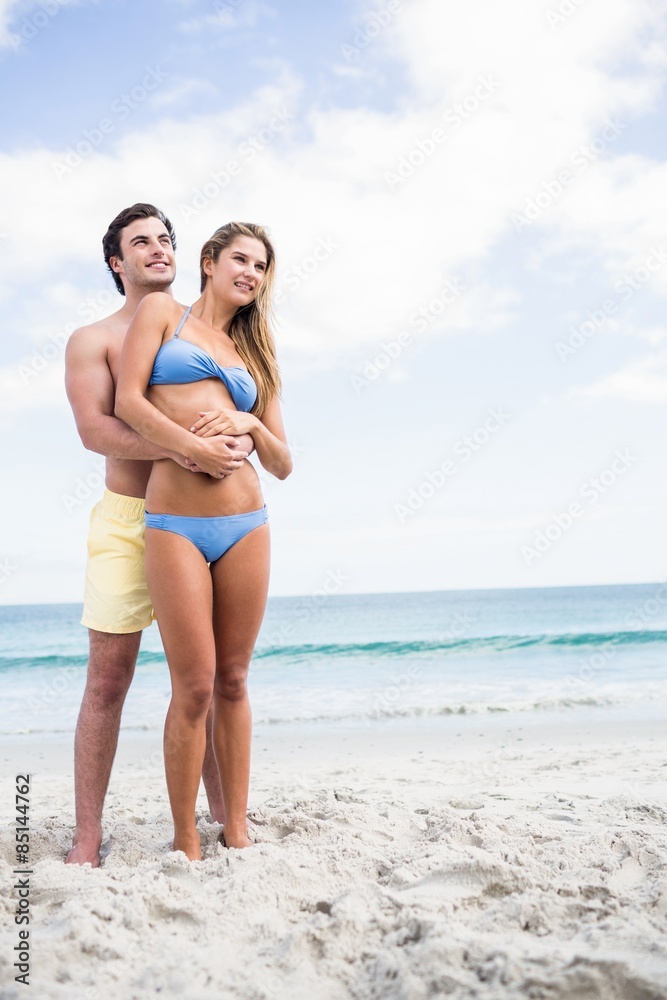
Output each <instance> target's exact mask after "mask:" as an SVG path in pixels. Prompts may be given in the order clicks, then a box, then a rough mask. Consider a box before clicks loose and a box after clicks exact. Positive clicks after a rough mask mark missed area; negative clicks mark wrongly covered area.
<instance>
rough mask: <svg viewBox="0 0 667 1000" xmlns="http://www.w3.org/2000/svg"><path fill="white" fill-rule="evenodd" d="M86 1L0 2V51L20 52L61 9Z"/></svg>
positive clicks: (41, 0)
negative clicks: (9, 49)
mask: <svg viewBox="0 0 667 1000" xmlns="http://www.w3.org/2000/svg"><path fill="white" fill-rule="evenodd" d="M85 2H86V0H0V49H4V48H12V49H13V50H14V51H15V52H20V51H21V49H23V48H24V47H25V46H26V45H28V44H29V43H30V42H31V41H32V39H33V38H35V37H36V36H37V35H38V34H39V33H40V32H41V31H43V30H44V28H47V27H48V26H49V24H50V23H51V21H52V20H53V18H54V17H57V16H58V14H59V12H60V10H61V8H63V7H66V6H71V5H73V4H79V3H85Z"/></svg>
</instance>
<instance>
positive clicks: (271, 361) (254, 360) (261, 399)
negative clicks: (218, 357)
mask: <svg viewBox="0 0 667 1000" xmlns="http://www.w3.org/2000/svg"><path fill="white" fill-rule="evenodd" d="M239 236H250V237H252V238H254V239H256V240H260V241H261V242H262V243H263V244H264V247H265V249H266V271H265V273H264V279H263V281H262V283H261V285H260V286H259V292H258V293H257V295H256V297H255V299H254V300H253V301H252V302H251V303H249V304H248V305H247V306H242V307H241V308H240V309H239V310H238V312H237V313H236V315H235V316H234V318H233V319H232V322H231V324H230V327H229V336H230V337H231V339H232V340H233V341H234V345H235V347H236V349H237V351H238V352H239V354H240V355H241V358H242V359H243V361H244V362H245V364H246V365H247V367H248V371H249V372H250V374H251V375H252V377H253V378H254V380H255V383H256V384H257V400H256V402H255V405H254V406H253V408H252V410H251V412H252V413H254V414H255V415H256V416H259V415H261V414H262V413H263V412H264V410H265V409H266V406H267V404H268V402H269V401H270V400H271V399H272V398H273V396H277V395H279V394H280V390H281V388H282V383H281V380H280V372H279V370H278V362H277V360H276V348H275V343H274V340H273V333H272V331H271V321H272V319H273V305H272V295H273V281H274V276H275V271H276V255H275V251H274V249H273V246H272V244H271V240H270V239H269V237H268V235H267V233H266V230H265V229H262V227H261V226H257V225H255V224H254V223H253V222H228V223H226V225H224V226H220V228H219V229H216V231H215V232H214V233H213V236H211V238H210V239H209V240H207V241H206V243H205V244H204V246H203V247H202V250H201V254H200V257H199V271H200V274H201V291H202V292H203V291H204V289H205V288H206V282H207V281H208V275H207V274H205V272H204V261H205V260H210V261H212V262H213V263H214V264H215V263H216V262H217V260H218V257H219V256H220V253H221V252H222V250H224V249H225V247H228V246H231V244H232V243H234V241H235V240H236V239H237V238H238V237H239Z"/></svg>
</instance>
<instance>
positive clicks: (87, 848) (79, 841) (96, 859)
mask: <svg viewBox="0 0 667 1000" xmlns="http://www.w3.org/2000/svg"><path fill="white" fill-rule="evenodd" d="M101 843H102V838H101V837H88V838H85V837H77V836H76V835H75V837H74V840H73V841H72V849H71V851H70V852H69V854H68V855H67V857H66V858H65V864H66V865H85V864H89V865H92V867H93V868H99V867H100V861H101V858H100V844H101Z"/></svg>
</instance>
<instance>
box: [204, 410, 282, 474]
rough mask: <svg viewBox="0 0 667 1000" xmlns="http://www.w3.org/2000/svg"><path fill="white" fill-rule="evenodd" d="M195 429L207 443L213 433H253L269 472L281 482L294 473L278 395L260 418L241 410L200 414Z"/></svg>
mask: <svg viewBox="0 0 667 1000" xmlns="http://www.w3.org/2000/svg"><path fill="white" fill-rule="evenodd" d="M200 412H201V411H200ZM192 430H193V431H194V432H195V434H196V436H197V437H198V438H199V439H202V438H203V439H205V440H206V439H208V440H210V435H214V434H243V433H247V434H251V435H252V438H253V441H254V442H255V451H256V452H257V457H258V458H259V460H260V462H261V463H262V465H263V466H264V468H265V469H266V471H267V472H270V473H271V474H272V475H274V476H276V477H277V478H278V479H287V477H288V476H289V474H290V472H291V471H292V456H291V455H290V450H289V448H288V447H287V437H286V434H285V427H284V424H283V418H282V413H281V412H280V402H279V400H278V397H277V396H274V397H273V399H272V400H271V401H270V403H269V404H268V406H267V407H266V409H265V410H264V412H263V413H262V416H261V417H259V418H258V417H255V416H253V415H252V414H251V413H243V412H242V411H239V410H211V411H209V412H207V413H202V414H201V417H200V419H199V420H198V421H197V423H196V424H195V425H194V426H193V427H192Z"/></svg>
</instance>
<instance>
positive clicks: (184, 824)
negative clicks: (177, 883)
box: [66, 204, 292, 866]
mask: <svg viewBox="0 0 667 1000" xmlns="http://www.w3.org/2000/svg"><path fill="white" fill-rule="evenodd" d="M103 248H104V257H105V261H106V263H107V266H108V268H109V270H110V271H111V272H112V275H113V278H114V281H115V283H116V287H117V288H118V290H119V292H120V293H121V295H124V296H125V300H126V301H125V303H124V304H123V306H122V308H121V309H119V310H118V312H116V313H114V314H113V315H112V316H109V317H107V318H106V319H104V320H101V321H100V322H98V323H94V324H92V325H91V326H89V327H84V328H81V329H79V330H77V331H75V333H73V334H72V337H71V338H70V341H69V343H68V346H67V352H66V384H67V393H68V397H69V400H70V403H71V405H72V409H73V411H74V415H75V419H76V423H77V428H78V431H79V434H80V436H81V439H82V441H83V443H84V445H85V446H86V447H87V448H89V449H90V450H91V451H97V452H99V453H101V454H103V455H105V456H106V458H107V474H106V486H107V489H106V491H105V494H104V497H103V499H102V500H101V501H100V503H99V504H98V505H97V506H96V507H95V508H94V509H93V511H92V514H91V525H90V534H89V539H88V553H89V557H88V567H87V575H86V589H85V598H84V613H83V618H82V624H84V625H87V626H88V628H89V636H90V657H89V664H88V676H87V681H86V689H85V693H84V697H83V702H82V705H81V711H80V714H79V721H78V724H77V731H76V740H75V796H76V831H75V835H74V840H73V845H72V849H71V851H70V853H69V855H68V857H67V860H68V862H73V863H81V864H82V863H85V862H90V863H91V864H92V865H93V866H96V865H98V864H99V862H100V855H99V848H100V844H101V839H102V830H101V816H102V806H103V803H104V797H105V794H106V790H107V786H108V783H109V776H110V773H111V766H112V763H113V758H114V755H115V751H116V745H117V741H118V730H119V726H120V716H121V711H122V707H123V703H124V701H125V695H126V694H127V690H128V688H129V685H130V682H131V680H132V676H133V673H134V667H135V664H136V659H137V654H138V651H139V644H140V641H141V630H142V629H144V628H146V627H147V626H148V625H150V623H151V620H152V615H153V612H152V608H154V609H155V611H154V615H155V617H156V618H157V620H158V623H159V628H160V634H161V636H162V640H163V643H164V647H165V652H166V656H167V662H168V664H169V671H170V674H171V685H172V698H171V703H170V706H169V711H168V713H167V719H166V723H165V734H164V754H165V770H166V777H167V788H168V792H169V800H170V803H171V809H172V813H173V817H174V850H181V851H184V852H185V854H186V855H187V856H188V858H190V859H191V860H197V859H199V858H200V857H201V848H200V842H199V835H198V833H197V829H196V825H195V802H196V798H197V792H198V789H199V780H200V777H203V779H204V784H205V787H206V792H207V795H208V801H209V808H210V810H211V818H212V819H213V820H216V821H218V822H221V823H223V842H224V843H226V844H227V846H229V847H247V846H248V845H249V844H250V840H249V839H248V835H247V829H246V808H247V799H248V782H249V768H250V740H251V713H250V705H249V702H248V695H247V689H246V678H247V673H248V668H249V664H250V658H251V656H252V651H253V648H254V644H255V641H256V638H257V634H258V632H259V628H260V625H261V622H262V618H263V615H264V609H265V604H266V596H267V589H268V577H269V528H268V524H267V520H268V515H267V511H266V506H265V505H264V504H263V502H262V496H261V490H260V486H259V481H258V477H257V474H256V472H255V469H254V467H253V466H252V465H251V463H250V462H247V461H246V458H247V456H248V454H249V453H250V452H251V451H252V450H255V451H256V453H257V455H258V457H259V460H260V462H261V464H262V465H263V466H264V468H265V469H267V471H269V472H271V473H273V474H274V475H275V476H277V477H278V478H279V479H284V478H286V476H288V475H289V473H290V471H291V468H292V464H291V458H290V454H289V449H288V447H287V443H286V439H285V431H284V427H283V422H282V417H281V413H280V405H279V401H278V394H279V391H280V376H279V372H278V367H277V363H276V358H275V349H274V344H273V336H272V333H271V329H270V314H271V290H272V285H273V278H274V272H275V255H274V251H273V247H272V246H271V243H270V241H269V239H268V236H267V234H266V233H265V231H264V230H263V229H261V228H260V227H259V226H255V225H251V224H240V223H229V224H227V225H225V226H222V227H221V228H220V229H218V230H216V232H215V233H214V234H213V236H212V237H211V239H210V240H208V241H207V242H206V243H205V244H204V247H203V248H202V251H201V257H200V271H201V296H200V298H199V299H198V300H197V301H196V302H194V303H193V304H192V305H191V306H190V307H189V308H187V309H186V308H185V307H183V306H181V305H179V304H178V303H177V302H176V301H175V300H174V299H173V297H172V295H171V292H170V287H171V284H172V282H173V280H174V276H175V263H174V249H175V238H174V232H173V229H172V226H171V223H170V222H169V220H168V219H167V218H166V217H165V216H164V215H163V213H162V212H160V211H158V209H156V208H155V207H154V206H152V205H148V204H137V205H133V206H132V207H131V208H128V209H125V210H124V211H123V212H121V213H120V214H119V215H118V216H117V217H116V218H115V219H114V220H113V222H112V223H111V225H110V226H109V229H108V231H107V233H106V235H105V237H104V240H103ZM144 497H145V498H146V500H145V503H144ZM144 511H146V513H145V514H144ZM144 525H145V529H146V530H145V576H144Z"/></svg>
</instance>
